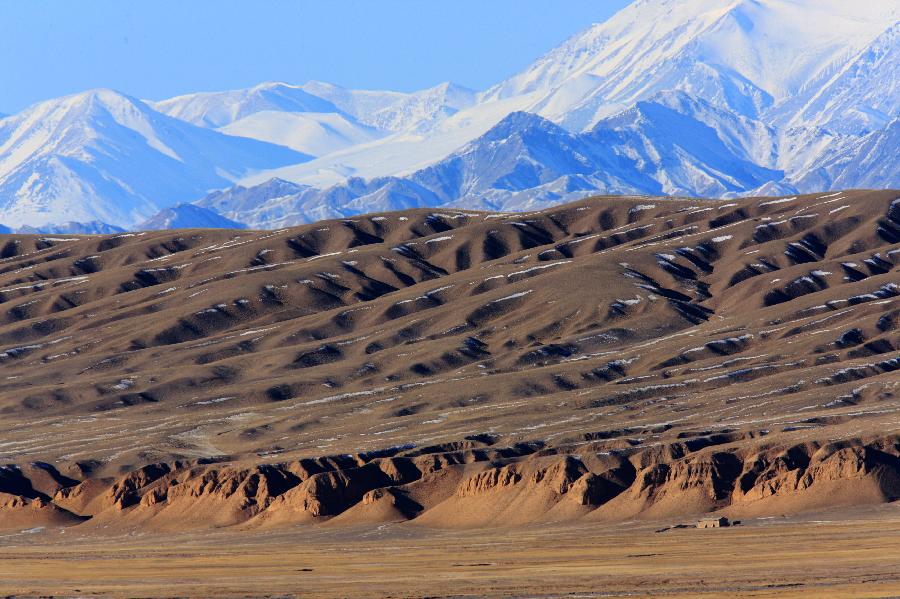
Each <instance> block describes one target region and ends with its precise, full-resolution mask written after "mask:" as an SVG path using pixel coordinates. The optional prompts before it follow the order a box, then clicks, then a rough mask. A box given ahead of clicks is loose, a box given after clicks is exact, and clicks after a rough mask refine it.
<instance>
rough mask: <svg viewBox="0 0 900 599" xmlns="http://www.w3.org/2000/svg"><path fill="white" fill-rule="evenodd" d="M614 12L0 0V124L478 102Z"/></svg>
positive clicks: (542, 0)
mask: <svg viewBox="0 0 900 599" xmlns="http://www.w3.org/2000/svg"><path fill="white" fill-rule="evenodd" d="M626 4H628V0H554V1H553V2H548V1H547V0H440V1H438V0H277V1H276V0H253V1H252V2H251V1H242V2H238V1H236V0H215V1H214V0H177V1H176V0H148V1H141V2H137V1H134V2H132V1H130V0H79V1H77V2H76V1H71V0H0V112H6V113H11V112H16V111H18V110H21V109H22V108H24V107H26V106H27V105H29V104H32V103H34V102H36V101H39V100H43V99H47V98H52V97H56V96H61V95H65V94H69V93H74V92H78V91H82V90H85V89H89V88H93V87H110V88H114V89H117V90H119V91H123V92H125V93H128V94H131V95H133V96H137V97H141V98H148V99H162V98H166V97H170V96H173V95H177V94H181V93H187V92H191V91H201V90H220V89H233V88H240V87H248V86H251V85H254V84H256V83H259V82H261V81H271V80H279V81H287V82H289V83H303V82H304V81H307V80H309V79H319V80H323V81H329V82H332V83H337V84H339V85H344V86H348V87H356V88H371V89H397V90H402V91H413V90H416V89H421V88H425V87H429V86H431V85H435V84H437V83H440V82H442V81H447V80H450V81H455V82H457V83H460V84H463V85H467V86H469V87H473V88H476V89H483V88H485V87H488V86H490V85H491V84H493V83H496V82H498V81H500V80H502V79H503V78H505V77H507V76H509V75H512V74H513V73H515V72H516V71H518V70H519V69H521V68H523V67H524V66H526V65H528V64H529V63H530V62H531V61H532V60H534V59H535V58H537V57H538V56H540V55H541V54H543V53H544V52H546V51H547V50H549V49H550V48H552V47H554V46H556V45H557V44H559V43H560V42H562V41H563V40H564V39H566V38H567V37H569V36H570V35H572V34H574V33H576V32H578V31H580V30H581V29H584V28H586V27H588V26H589V25H591V24H592V23H595V22H598V21H603V20H605V19H607V18H608V17H609V16H610V15H612V14H613V13H614V12H616V11H617V10H619V9H620V8H622V7H623V6H625V5H626Z"/></svg>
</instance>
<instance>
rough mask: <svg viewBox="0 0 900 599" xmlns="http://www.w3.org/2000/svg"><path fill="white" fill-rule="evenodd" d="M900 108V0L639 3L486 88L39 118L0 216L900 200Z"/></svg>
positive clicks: (324, 95) (266, 99)
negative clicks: (894, 196) (588, 199)
mask: <svg viewBox="0 0 900 599" xmlns="http://www.w3.org/2000/svg"><path fill="white" fill-rule="evenodd" d="M810 23H814V24H815V26H812V27H811V26H810V25H809V24H810ZM898 98H900V4H898V3H897V2H896V0H868V1H867V2H865V3H864V4H854V5H850V4H848V3H846V2H844V1H843V0H815V1H813V0H677V1H676V0H636V1H635V2H633V3H632V4H631V5H629V6H628V7H626V8H625V9H623V10H622V11H620V12H619V13H618V14H616V15H615V16H614V17H612V18H611V19H610V20H608V21H606V22H605V23H600V24H596V25H593V26H591V27H589V28H588V29H586V30H585V31H583V32H580V33H578V34H576V35H575V36H573V37H572V38H570V39H569V40H567V41H566V42H564V43H563V44H562V45H561V46H559V47H558V48H556V49H554V50H552V51H550V52H549V53H547V54H546V55H545V56H543V57H541V58H540V59H538V60H537V61H535V62H534V63H533V64H532V65H530V66H529V67H527V68H526V69H525V70H523V71H522V72H521V73H518V74H516V75H514V76H513V77H511V78H509V79H507V80H505V81H503V82H501V83H499V84H497V85H496V86H494V87H492V88H490V89H488V90H485V91H482V92H475V91H472V90H469V89H466V88H464V87H461V86H458V85H455V84H451V83H445V84H442V85H439V86H436V87H434V88H431V89H427V90H423V91H420V92H415V93H401V92H391V91H365V90H351V89H345V88H342V87H339V86H336V85H331V84H328V83H321V82H308V83H306V84H304V85H289V84H285V83H265V84H261V85H258V86H256V87H253V88H250V89H245V90H236V91H228V92H209V93H196V94H188V95H184V96H179V97H176V98H171V99H168V100H162V101H141V100H138V99H135V98H132V97H130V96H127V95H125V94H121V93H118V92H113V91H110V90H92V91H89V92H85V93H82V94H77V95H74V96H68V97H65V98H60V99H56V100H50V101H47V102H43V103H40V104H37V105H35V106H32V107H30V108H28V109H26V110H25V111H23V112H21V113H19V114H16V115H12V116H8V117H4V118H0V210H2V212H0V222H2V223H3V224H4V225H6V226H7V227H12V228H18V229H21V228H22V227H33V228H37V229H40V228H42V227H43V228H55V230H59V229H60V227H61V226H62V225H60V223H66V222H70V221H71V222H73V223H81V224H80V225H79V224H73V225H72V226H73V227H76V228H77V227H80V230H85V227H86V225H85V223H94V224H93V225H92V228H94V229H96V230H97V232H100V231H101V230H103V227H104V226H113V227H122V228H137V227H139V226H143V224H144V223H145V222H150V223H151V224H153V226H166V224H167V223H168V224H170V225H172V226H179V227H190V226H203V227H209V226H216V225H215V224H214V223H219V224H221V225H222V226H232V225H231V223H232V222H233V223H235V225H234V226H236V225H238V224H244V225H247V226H250V227H253V228H275V227H282V226H290V225H295V224H300V223H306V222H312V221H315V220H318V219H322V218H340V217H346V216H350V215H353V214H359V213H365V212H372V211H376V210H394V209H406V208H412V207H424V206H460V207H466V208H483V209H491V210H531V209H540V208H543V207H546V206H548V205H552V204H555V203H559V202H562V201H568V200H573V199H577V198H579V197H582V196H584V195H588V194H592V193H615V194H641V195H691V196H704V197H734V196H739V195H761V194H769V195H775V194H793V193H805V192H811V191H827V190H832V189H845V188H878V187H898V186H900V163H898V161H897V160H896V156H897V155H898V154H900V102H898ZM189 203H190V204H193V205H194V206H195V208H194V209H185V208H184V206H180V205H184V204H189ZM178 206H180V207H178ZM176 207H178V208H176ZM169 209H173V210H176V212H177V213H178V214H177V215H175V214H174V213H172V212H171V211H170V212H169V213H167V215H168V216H167V215H163V214H158V213H160V211H162V210H169ZM176 216H177V217H176ZM148 219H149V220H148ZM176 223H177V224H176ZM147 226H150V225H147ZM62 228H63V229H64V228H65V227H64V226H62ZM88 228H89V229H90V228H91V227H88Z"/></svg>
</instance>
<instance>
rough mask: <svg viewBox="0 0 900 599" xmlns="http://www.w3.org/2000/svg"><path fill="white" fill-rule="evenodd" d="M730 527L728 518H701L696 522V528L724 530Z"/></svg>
mask: <svg viewBox="0 0 900 599" xmlns="http://www.w3.org/2000/svg"><path fill="white" fill-rule="evenodd" d="M726 526H731V523H730V522H729V521H728V518H726V517H724V516H721V517H718V518H712V517H710V518H701V519H700V520H698V521H697V528H725V527H726Z"/></svg>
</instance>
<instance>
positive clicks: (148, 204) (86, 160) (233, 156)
mask: <svg viewBox="0 0 900 599" xmlns="http://www.w3.org/2000/svg"><path fill="white" fill-rule="evenodd" d="M306 159H308V156H306V155H304V154H301V153H299V152H295V151H293V150H289V149H287V148H284V147H281V146H276V145H272V144H266V143H262V142H259V141H255V140H248V139H243V138H238V137H231V136H227V135H223V134H221V133H217V132H215V131H210V130H208V129H203V128H200V127H195V126H194V125H191V124H189V123H186V122H184V121H180V120H178V119H174V118H171V117H168V116H165V115H162V114H160V113H158V112H155V111H153V110H152V109H150V108H149V107H148V106H146V105H145V104H143V103H142V102H140V101H139V100H135V99H134V98H131V97H129V96H126V95H123V94H120V93H117V92H114V91H111V90H93V91H90V92H85V93H82V94H77V95H74V96H67V97H65V98H60V99H57V100H51V101H48V102H42V103H40V104H36V105H34V106H32V107H30V108H28V109H27V110H25V111H23V112H21V113H19V114H17V115H15V116H11V117H7V118H5V119H3V120H0V210H2V214H3V220H4V222H5V223H6V224H7V225H10V226H14V227H17V226H22V225H26V224H27V225H31V226H41V225H45V224H49V223H53V222H59V221H60V220H63V219H67V220H74V221H79V222H89V221H94V220H99V221H102V222H106V223H112V224H115V225H117V226H126V227H127V226H130V225H133V224H136V223H137V222H140V221H142V220H144V219H145V218H147V217H149V216H151V215H153V214H156V213H157V212H158V211H159V210H160V209H161V208H164V207H166V206H169V205H172V204H174V203H177V202H179V201H185V200H191V199H196V198H197V197H198V196H200V195H202V194H203V193H205V192H206V191H207V190H209V189H212V188H220V187H223V186H226V185H230V184H232V183H233V182H234V180H235V179H237V178H238V177H240V176H242V175H244V174H246V173H247V172H248V171H250V170H251V169H261V168H266V167H274V166H279V165H283V164H288V163H292V162H297V161H302V160H306Z"/></svg>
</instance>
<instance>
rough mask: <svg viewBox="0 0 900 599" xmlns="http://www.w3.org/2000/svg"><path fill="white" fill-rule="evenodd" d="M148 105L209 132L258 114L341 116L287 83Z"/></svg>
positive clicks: (181, 98)
mask: <svg viewBox="0 0 900 599" xmlns="http://www.w3.org/2000/svg"><path fill="white" fill-rule="evenodd" d="M148 104H149V105H150V106H151V107H153V108H154V109H156V110H158V111H159V112H161V113H163V114H166V115H168V116H171V117H175V118H177V119H181V120H182V121H187V122H188V123H191V124H192V125H197V126H199V127H207V128H210V129H216V128H219V127H224V126H226V125H230V124H231V123H234V122H235V121H239V120H241V119H243V118H245V117H248V116H250V115H252V114H256V113H258V112H273V111H274V112H338V109H337V107H336V106H335V105H334V104H332V103H331V102H329V101H328V100H325V99H323V98H320V97H318V96H314V95H312V94H309V93H307V92H305V91H304V90H303V89H302V88H300V87H297V86H295V85H288V84H286V83H262V84H260V85H257V86H255V87H252V88H250V89H239V90H233V91H224V92H200V93H196V94H186V95H183V96H177V97H175V98H170V99H168V100H161V101H159V102H148Z"/></svg>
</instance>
